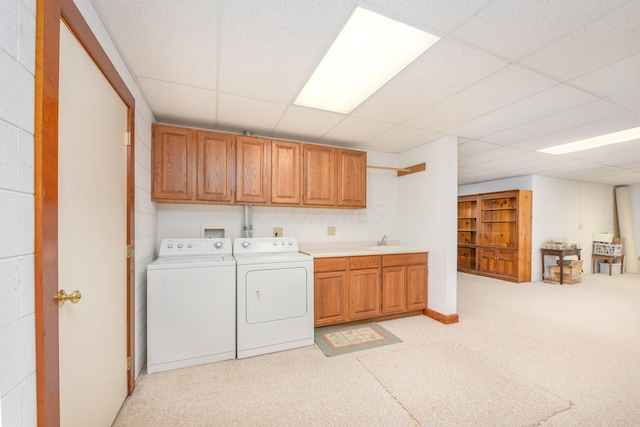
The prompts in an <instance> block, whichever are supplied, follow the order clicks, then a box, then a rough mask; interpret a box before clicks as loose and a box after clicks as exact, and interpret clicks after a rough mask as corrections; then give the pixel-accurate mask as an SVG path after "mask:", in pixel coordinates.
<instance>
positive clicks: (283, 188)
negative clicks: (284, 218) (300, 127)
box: [271, 141, 302, 205]
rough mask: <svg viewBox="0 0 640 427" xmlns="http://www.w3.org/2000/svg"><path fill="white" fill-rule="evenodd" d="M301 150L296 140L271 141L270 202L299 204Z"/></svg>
mask: <svg viewBox="0 0 640 427" xmlns="http://www.w3.org/2000/svg"><path fill="white" fill-rule="evenodd" d="M301 150H302V145H301V144H298V143H296V142H285V141H272V144H271V203H274V204H280V203H282V204H294V205H298V204H300V196H301V193H300V181H301V179H302V175H301V170H302V168H301V166H302V165H301V160H300V157H301Z"/></svg>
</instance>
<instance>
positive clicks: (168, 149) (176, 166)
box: [152, 124, 195, 201]
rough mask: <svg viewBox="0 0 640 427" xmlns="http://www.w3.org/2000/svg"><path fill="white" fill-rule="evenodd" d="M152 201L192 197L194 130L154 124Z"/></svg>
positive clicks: (190, 198)
mask: <svg viewBox="0 0 640 427" xmlns="http://www.w3.org/2000/svg"><path fill="white" fill-rule="evenodd" d="M152 133H153V150H152V153H153V154H152V155H153V162H152V163H153V191H152V198H153V200H159V201H189V200H192V199H193V181H194V179H195V176H194V175H193V170H192V169H193V168H192V167H191V165H192V164H193V161H194V155H195V150H194V147H193V132H192V131H191V129H187V128H180V127H174V126H166V125H156V124H154V125H153V128H152Z"/></svg>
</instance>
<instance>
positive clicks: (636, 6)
mask: <svg viewBox="0 0 640 427" xmlns="http://www.w3.org/2000/svg"><path fill="white" fill-rule="evenodd" d="M597 3H598V2H594V3H593V4H594V5H595V4H597ZM608 3H610V6H614V7H616V6H620V5H621V4H622V3H627V4H626V5H624V6H623V7H620V8H619V9H617V10H613V11H612V12H611V13H609V14H606V15H604V16H603V17H602V18H600V19H598V20H596V21H594V22H591V23H589V24H588V25H586V26H584V27H583V28H580V29H578V30H576V31H574V32H572V33H571V34H568V35H567V36H566V37H563V38H561V39H559V40H557V41H555V42H554V43H551V44H550V45H549V46H546V47H544V48H543V49H541V50H539V51H538V52H535V53H534V54H532V55H531V56H529V57H527V58H524V59H523V60H522V62H523V63H525V64H528V65H530V66H532V67H534V68H536V69H538V70H542V71H544V72H546V73H549V74H551V75H553V76H556V77H558V78H561V79H564V80H570V79H573V78H576V77H578V76H581V75H584V74H586V73H588V72H591V71H594V70H596V69H599V68H602V67H605V66H607V65H609V64H611V63H614V62H617V61H619V60H621V59H623V58H626V57H628V56H630V55H633V54H635V53H638V52H640V44H639V42H638V41H639V40H640V26H638V20H639V19H640V2H638V1H630V2H629V1H616V2H608Z"/></svg>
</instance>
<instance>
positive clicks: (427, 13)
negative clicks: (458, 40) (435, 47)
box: [361, 0, 491, 32]
mask: <svg viewBox="0 0 640 427" xmlns="http://www.w3.org/2000/svg"><path fill="white" fill-rule="evenodd" d="M490 2H491V0H430V1H424V0H366V1H362V2H361V3H362V4H363V5H364V6H371V10H372V11H374V12H377V13H383V14H384V13H385V12H387V13H388V11H394V13H392V14H389V15H390V18H393V19H397V20H398V21H400V22H405V23H407V24H409V25H415V26H416V27H419V28H420V24H422V25H423V26H424V28H422V29H424V30H427V31H428V30H429V29H431V28H433V29H436V30H438V31H443V32H450V31H453V30H454V29H456V28H458V27H459V26H460V25H462V24H463V23H464V22H465V21H466V20H467V19H469V18H471V17H472V16H473V15H475V14H476V13H478V12H479V11H480V10H482V8H483V7H484V6H485V5H486V4H488V3H490Z"/></svg>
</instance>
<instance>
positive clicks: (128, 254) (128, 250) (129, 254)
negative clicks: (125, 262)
mask: <svg viewBox="0 0 640 427" xmlns="http://www.w3.org/2000/svg"><path fill="white" fill-rule="evenodd" d="M129 258H131V245H127V259H129Z"/></svg>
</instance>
